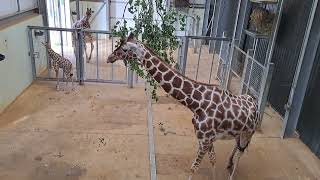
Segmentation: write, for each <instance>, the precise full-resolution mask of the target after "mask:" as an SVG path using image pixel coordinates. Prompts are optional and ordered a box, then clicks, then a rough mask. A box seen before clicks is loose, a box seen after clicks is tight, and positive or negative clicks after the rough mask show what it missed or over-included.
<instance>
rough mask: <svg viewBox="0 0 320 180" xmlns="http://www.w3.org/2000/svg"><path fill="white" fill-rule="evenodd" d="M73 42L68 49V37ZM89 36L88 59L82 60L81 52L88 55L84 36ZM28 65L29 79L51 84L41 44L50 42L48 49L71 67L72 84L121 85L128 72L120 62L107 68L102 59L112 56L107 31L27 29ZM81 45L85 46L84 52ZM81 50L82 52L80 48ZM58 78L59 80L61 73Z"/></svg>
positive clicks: (48, 68) (53, 76)
mask: <svg viewBox="0 0 320 180" xmlns="http://www.w3.org/2000/svg"><path fill="white" fill-rule="evenodd" d="M73 33H74V34H75V35H76V37H79V38H77V41H76V47H75V48H73V47H72V34H73ZM86 33H90V34H91V35H92V37H93V46H94V48H93V51H92V58H91V60H90V61H89V62H87V60H86V56H85V53H84V51H85V50H86V51H87V52H88V54H89V53H90V51H91V46H90V42H88V41H87V39H85V42H83V40H84V38H83V36H84V34H86ZM28 36H29V45H30V55H31V62H32V66H33V76H34V78H35V79H42V80H45V79H46V80H54V79H55V74H54V72H53V71H52V67H51V65H50V60H49V57H48V55H47V52H46V49H45V47H44V46H43V45H42V44H41V42H47V41H48V40H49V37H51V38H50V44H51V47H52V49H53V50H54V51H55V52H57V53H59V54H60V55H61V56H63V57H64V58H66V59H68V60H70V61H71V62H72V64H73V72H74V74H76V75H77V76H74V77H75V80H77V81H79V82H80V83H81V82H101V83H117V84H125V83H127V82H128V69H127V67H126V66H125V65H124V64H123V63H122V62H120V61H119V62H116V63H113V64H107V63H106V58H107V56H108V55H109V54H111V53H112V51H113V49H114V47H115V42H116V40H117V38H116V37H113V36H111V35H110V32H108V31H94V30H81V29H68V28H51V27H35V26H30V27H29V28H28ZM83 43H86V44H87V48H86V49H84V48H83V47H84V46H83ZM80 47H82V48H80ZM59 74H61V76H60V77H61V78H62V77H63V73H62V72H61V73H59Z"/></svg>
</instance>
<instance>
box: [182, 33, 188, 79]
mask: <svg viewBox="0 0 320 180" xmlns="http://www.w3.org/2000/svg"><path fill="white" fill-rule="evenodd" d="M188 49H189V38H188V37H186V36H184V37H183V45H182V53H181V55H182V57H181V60H182V61H181V62H182V74H183V75H185V74H186V67H187V60H188Z"/></svg>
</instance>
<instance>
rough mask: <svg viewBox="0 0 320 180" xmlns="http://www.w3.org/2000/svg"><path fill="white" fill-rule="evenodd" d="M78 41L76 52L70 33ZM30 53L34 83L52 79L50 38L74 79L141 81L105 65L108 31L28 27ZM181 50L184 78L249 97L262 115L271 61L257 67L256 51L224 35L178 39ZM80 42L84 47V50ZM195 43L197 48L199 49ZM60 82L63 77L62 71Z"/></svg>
mask: <svg viewBox="0 0 320 180" xmlns="http://www.w3.org/2000/svg"><path fill="white" fill-rule="evenodd" d="M73 33H74V34H75V35H76V36H77V37H78V38H77V41H76V48H75V49H74V48H73V47H72V34H73ZM86 33H90V34H91V35H92V37H93V46H94V48H93V52H92V59H91V60H90V61H89V62H87V60H86V56H84V55H85V53H84V51H85V50H86V51H87V52H88V53H89V52H90V50H91V46H90V42H87V41H86V39H85V38H83V36H84V34H86ZM28 35H29V40H30V41H29V43H30V55H31V60H32V66H33V75H34V78H36V79H48V80H54V79H55V74H54V72H53V71H52V69H51V66H50V61H49V58H48V55H47V52H46V49H45V47H44V46H43V45H42V44H41V42H47V41H48V40H49V37H51V38H50V39H51V46H52V48H53V50H54V51H56V52H57V53H59V54H61V55H62V56H63V57H65V58H67V59H69V60H70V61H71V62H72V64H73V65H74V66H73V67H74V68H73V72H74V74H76V75H77V76H75V80H78V81H79V82H80V83H81V82H100V83H118V84H126V83H127V84H128V85H129V86H130V87H133V86H134V84H137V83H141V82H144V81H143V80H142V79H140V78H139V77H138V76H137V75H135V74H134V73H133V72H132V71H131V70H128V68H127V67H126V66H125V65H124V63H123V62H122V61H119V62H116V63H114V64H107V63H106V58H107V56H108V55H109V54H111V53H112V51H113V49H114V47H115V42H116V40H117V38H116V37H113V36H111V34H110V32H108V31H97V30H81V29H67V28H50V27H35V26H30V27H29V29H28ZM178 39H179V42H180V44H179V48H178V49H177V51H176V52H175V55H176V57H175V58H176V61H177V65H178V66H177V68H178V70H179V71H180V72H181V73H182V74H184V75H185V76H187V77H189V78H192V79H195V80H196V81H199V82H204V83H216V84H221V85H222V86H223V87H224V88H226V89H228V90H229V91H231V92H233V93H234V94H251V95H252V96H254V97H255V98H256V99H257V100H258V102H259V107H260V110H261V111H263V110H264V107H265V104H266V100H267V94H268V92H267V91H266V90H268V89H269V88H267V87H268V86H269V84H270V81H271V74H272V70H273V64H272V63H269V64H267V63H264V64H263V63H261V62H260V61H258V60H257V59H256V58H254V57H255V56H254V53H253V52H254V51H253V50H248V51H247V52H245V51H243V50H242V49H241V48H239V46H237V45H236V43H232V42H231V39H229V38H224V37H221V38H220V37H219V38H217V37H207V36H181V37H178ZM208 41H210V42H219V43H218V44H219V46H215V47H214V48H215V49H214V51H210V48H209V43H208ZM83 43H87V48H86V49H84V48H83V47H84V46H83ZM197 44H199V45H200V46H197ZM60 74H61V76H60V77H61V78H62V77H63V74H62V72H61V73H60Z"/></svg>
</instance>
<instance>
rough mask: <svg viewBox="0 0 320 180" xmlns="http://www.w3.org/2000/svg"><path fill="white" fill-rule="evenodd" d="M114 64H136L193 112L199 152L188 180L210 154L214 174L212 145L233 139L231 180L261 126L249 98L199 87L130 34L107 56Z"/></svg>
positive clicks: (217, 87) (199, 84)
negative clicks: (220, 140) (206, 155)
mask: <svg viewBox="0 0 320 180" xmlns="http://www.w3.org/2000/svg"><path fill="white" fill-rule="evenodd" d="M117 60H126V61H133V60H137V61H139V63H140V64H142V65H143V66H144V68H145V70H146V71H147V72H148V73H149V74H150V75H151V76H152V77H153V78H154V79H155V80H156V81H157V82H158V83H159V84H160V85H161V87H162V88H163V89H164V91H166V92H167V93H168V94H169V95H171V96H172V97H173V98H175V99H176V100H177V101H179V102H180V103H181V104H182V105H184V106H186V107H187V108H189V109H190V110H191V111H192V112H193V114H194V115H193V118H192V123H193V126H194V130H195V135H196V137H197V139H198V141H199V148H198V153H197V156H196V158H195V160H194V162H193V164H192V166H191V171H190V176H189V180H191V179H192V176H193V175H194V173H195V172H196V171H197V169H198V168H199V165H200V163H201V161H202V159H203V157H204V155H205V154H206V153H208V154H209V159H210V162H211V164H212V167H213V171H214V169H215V164H216V155H215V151H214V146H213V142H214V141H216V140H218V139H235V146H234V149H233V151H232V153H231V156H230V158H229V161H228V166H227V169H228V170H229V179H230V180H232V179H233V177H234V174H235V171H236V167H237V165H238V162H239V159H240V157H241V155H242V153H243V152H244V150H245V149H246V148H247V146H248V145H249V143H250V141H251V138H252V136H253V134H254V133H255V131H256V128H257V127H259V125H260V124H261V118H260V113H259V111H258V106H257V104H256V102H255V100H254V99H253V98H252V97H251V96H249V95H239V96H236V95H233V94H231V93H230V92H228V91H226V90H223V89H222V88H221V87H220V86H219V85H216V84H205V83H200V82H197V81H194V80H192V79H190V78H188V77H185V76H184V75H182V74H181V73H179V72H178V71H177V70H175V69H174V68H172V67H171V66H169V65H168V64H166V63H165V62H164V61H163V60H162V59H161V58H160V57H159V56H157V55H156V54H155V53H154V52H153V51H152V50H151V49H150V48H149V47H147V46H146V45H144V44H143V43H142V42H140V41H138V40H137V39H136V38H135V37H134V35H133V34H132V33H130V35H129V37H128V38H127V40H126V41H124V42H121V44H120V46H119V47H118V48H117V49H115V50H114V52H113V53H112V54H111V55H109V57H108V59H107V62H108V63H113V62H115V61H117ZM213 173H214V174H215V172H213Z"/></svg>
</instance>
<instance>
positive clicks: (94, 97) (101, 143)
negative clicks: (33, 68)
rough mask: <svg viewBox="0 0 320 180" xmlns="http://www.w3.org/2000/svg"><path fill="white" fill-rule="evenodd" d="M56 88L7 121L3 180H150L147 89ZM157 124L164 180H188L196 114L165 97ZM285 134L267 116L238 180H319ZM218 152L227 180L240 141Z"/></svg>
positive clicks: (319, 168) (26, 98) (25, 97)
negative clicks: (231, 155) (231, 156)
mask: <svg viewBox="0 0 320 180" xmlns="http://www.w3.org/2000/svg"><path fill="white" fill-rule="evenodd" d="M54 85H55V84H54V82H35V83H33V85H32V86H31V87H29V88H28V89H27V90H26V91H25V92H24V93H23V94H22V95H21V96H20V97H19V98H18V99H17V100H16V101H15V102H14V103H13V104H12V105H11V106H10V107H9V108H8V109H6V110H5V112H3V113H2V114H1V115H0V148H1V151H0V179H1V180H7V179H8V180H70V179H71V180H87V179H88V180H89V179H90V180H91V179H94V180H109V179H110V180H125V179H130V180H132V179H143V180H147V179H149V178H150V177H149V155H148V152H149V150H148V134H147V120H146V114H147V112H146V107H147V104H146V96H145V92H144V87H136V88H134V89H128V88H127V87H125V86H123V85H105V84H100V85H99V84H86V85H85V86H77V87H76V91H75V92H71V93H70V94H67V93H65V92H63V91H60V92H56V91H55V89H54ZM153 118H154V130H155V146H156V161H157V176H158V179H159V180H171V179H172V180H173V179H174V180H177V179H179V180H180V179H181V180H185V179H187V176H188V173H189V168H190V166H191V163H192V161H193V158H194V157H195V153H196V150H197V142H196V138H195V136H194V134H193V129H192V123H191V113H190V112H189V111H188V110H187V109H186V108H184V107H183V106H181V105H179V104H177V103H176V102H175V101H174V100H172V99H171V98H168V97H166V96H164V95H163V94H160V101H159V102H158V103H157V104H154V105H153ZM160 122H161V123H162V124H163V125H162V127H161V126H160V125H159V123H160ZM280 128H281V122H280V120H279V119H278V117H277V115H276V114H275V113H274V112H273V111H272V110H271V109H268V110H267V114H266V115H265V119H264V124H263V134H256V135H255V137H254V138H253V141H252V143H251V145H250V146H249V152H247V153H245V154H244V156H243V157H242V159H241V161H240V165H239V168H238V173H237V177H236V179H237V180H277V179H279V180H317V179H320V161H319V159H317V158H316V157H315V156H314V155H313V154H312V153H311V151H309V149H308V148H307V147H306V146H305V145H304V144H303V143H301V141H300V140H299V139H286V140H282V139H280V138H278V136H279V132H280ZM163 131H165V132H169V133H168V134H166V135H164V132H163ZM215 144H216V146H215V147H216V152H217V179H218V180H220V179H221V180H222V179H226V175H227V172H226V170H225V165H226V159H227V156H228V154H229V153H230V151H231V148H232V147H233V141H218V142H216V143H215ZM200 179H201V180H209V179H212V172H211V168H210V164H209V162H208V158H207V157H206V158H205V160H204V161H203V163H202V164H201V167H200V170H199V171H198V172H197V174H196V175H195V177H194V180H200Z"/></svg>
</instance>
